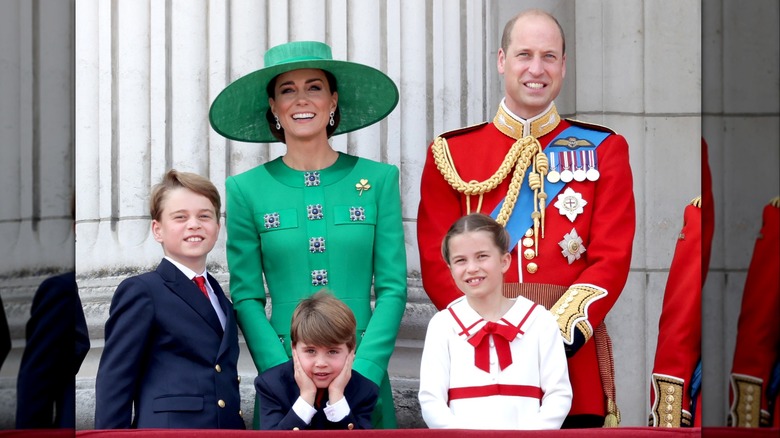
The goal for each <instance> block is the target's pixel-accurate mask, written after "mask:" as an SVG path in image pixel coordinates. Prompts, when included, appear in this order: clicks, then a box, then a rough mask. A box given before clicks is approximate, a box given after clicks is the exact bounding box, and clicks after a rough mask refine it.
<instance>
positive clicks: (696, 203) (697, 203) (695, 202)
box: [691, 195, 701, 208]
mask: <svg viewBox="0 0 780 438" xmlns="http://www.w3.org/2000/svg"><path fill="white" fill-rule="evenodd" d="M691 205H693V206H694V207H698V208H701V195H699V196H697V197H695V198H693V199H691Z"/></svg>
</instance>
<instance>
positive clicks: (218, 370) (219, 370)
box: [214, 364, 222, 373]
mask: <svg viewBox="0 0 780 438" xmlns="http://www.w3.org/2000/svg"><path fill="white" fill-rule="evenodd" d="M214 369H215V370H217V372H218V373H221V372H222V367H221V366H219V364H217V366H215V367H214Z"/></svg>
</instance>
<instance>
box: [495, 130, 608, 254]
mask: <svg viewBox="0 0 780 438" xmlns="http://www.w3.org/2000/svg"><path fill="white" fill-rule="evenodd" d="M609 134H610V133H609V132H603V131H596V130H593V129H586V128H582V127H579V126H569V127H568V128H566V129H564V130H563V131H562V132H561V133H560V134H558V136H557V137H555V138H554V139H552V140H550V143H548V144H547V147H545V148H544V153H545V154H549V153H550V152H565V151H572V150H574V149H573V148H570V147H569V146H567V145H563V144H558V145H556V144H555V143H556V142H558V140H559V139H563V140H564V141H562V142H559V143H564V142H565V143H567V144H569V143H571V144H582V146H577V147H576V150H578V151H583V150H584V151H588V150H595V149H596V148H597V147H598V146H599V145H600V144H601V142H602V141H604V139H605V138H607V137H608V136H609ZM572 139H573V141H571V140H572ZM579 140H587V145H584V144H585V142H582V141H579ZM528 173H529V172H528V170H526V173H525V181H523V185H522V186H521V187H520V193H519V194H518V196H517V201H516V202H515V208H514V210H513V211H512V214H511V215H510V216H509V220H508V221H507V223H506V226H505V228H506V230H507V231H508V232H509V237H510V239H511V240H510V242H512V243H511V244H510V248H509V250H510V251H512V250H513V249H514V248H515V246H517V243H518V242H519V241H520V239H522V238H523V235H525V232H526V230H528V229H529V228H531V227H532V226H533V225H534V220H533V218H531V212H533V211H534V192H533V190H531V188H530V187H528V183H527V182H526V181H528ZM509 178H511V174H510V175H509ZM565 186H566V183H565V182H563V181H558V182H557V183H551V182H549V181H546V182H545V183H544V191H545V193H547V204H548V205H551V204H552V203H553V199H554V198H555V197H556V196H558V193H559V192H560V191H561V190H563V188H564V187H565ZM504 200H506V197H505V198H504V199H503V200H501V202H499V203H498V205H497V206H496V208H495V209H493V212H492V213H490V216H491V217H493V219H495V218H497V217H498V213H499V212H500V211H501V206H502V205H504Z"/></svg>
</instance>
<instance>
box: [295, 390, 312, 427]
mask: <svg viewBox="0 0 780 438" xmlns="http://www.w3.org/2000/svg"><path fill="white" fill-rule="evenodd" d="M292 410H293V412H295V415H297V416H298V417H299V418H300V419H301V420H303V422H304V423H306V424H311V419H312V418H314V414H316V413H317V410H316V409H314V406H312V405H310V404H308V403H306V400H304V399H302V398H301V397H300V396H299V397H298V399H297V400H295V403H293V406H292Z"/></svg>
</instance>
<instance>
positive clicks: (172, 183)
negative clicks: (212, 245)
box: [149, 169, 222, 221]
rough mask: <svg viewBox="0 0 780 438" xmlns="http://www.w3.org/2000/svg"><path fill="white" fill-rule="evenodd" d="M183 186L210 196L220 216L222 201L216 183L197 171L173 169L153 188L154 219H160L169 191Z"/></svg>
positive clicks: (150, 202) (152, 206) (215, 211)
mask: <svg viewBox="0 0 780 438" xmlns="http://www.w3.org/2000/svg"><path fill="white" fill-rule="evenodd" d="M182 187H183V188H185V189H188V190H191V191H193V192H195V193H197V194H199V195H202V196H205V197H206V198H208V200H209V201H211V204H212V205H214V213H215V214H216V217H217V218H219V214H220V213H219V212H220V208H222V201H221V199H220V197H219V191H218V190H217V188H216V187H215V186H214V184H213V183H212V182H211V181H209V180H208V178H205V177H202V176H200V175H198V174H197V173H191V172H179V171H177V170H176V169H171V170H169V171H168V172H166V173H165V175H164V176H163V179H162V181H160V182H159V183H158V184H156V185H155V186H154V187H153V188H152V196H151V197H150V199H149V214H150V215H151V216H152V219H154V220H156V221H159V220H160V215H162V211H163V207H164V205H163V204H164V203H165V198H166V197H167V195H168V192H170V191H171V190H174V189H178V188H182Z"/></svg>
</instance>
